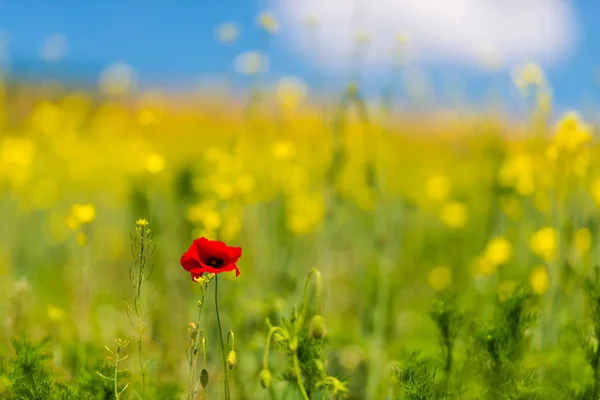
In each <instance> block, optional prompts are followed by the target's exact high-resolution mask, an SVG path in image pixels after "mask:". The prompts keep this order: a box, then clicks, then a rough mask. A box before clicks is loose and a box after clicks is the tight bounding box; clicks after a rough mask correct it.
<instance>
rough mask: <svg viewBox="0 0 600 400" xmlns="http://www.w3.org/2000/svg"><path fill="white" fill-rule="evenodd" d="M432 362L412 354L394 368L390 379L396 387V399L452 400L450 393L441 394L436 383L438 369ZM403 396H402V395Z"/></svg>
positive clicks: (390, 372) (391, 370)
mask: <svg viewBox="0 0 600 400" xmlns="http://www.w3.org/2000/svg"><path fill="white" fill-rule="evenodd" d="M430 364H431V361H430V360H428V359H423V358H419V356H418V354H415V353H413V354H411V355H410V356H409V357H408V358H407V359H406V361H405V362H404V363H403V364H402V365H395V366H393V367H392V368H391V369H390V370H389V372H388V379H389V381H390V383H392V385H393V386H394V388H393V389H394V392H395V393H396V396H395V397H394V399H397V400H399V399H404V400H450V399H452V398H453V397H452V396H451V395H450V394H448V393H440V390H439V389H438V385H437V382H436V368H432V367H431V366H430ZM400 394H402V396H401V395H400Z"/></svg>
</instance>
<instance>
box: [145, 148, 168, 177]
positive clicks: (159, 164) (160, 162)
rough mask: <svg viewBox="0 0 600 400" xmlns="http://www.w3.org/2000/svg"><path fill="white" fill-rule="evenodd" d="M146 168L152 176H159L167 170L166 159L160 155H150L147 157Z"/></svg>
mask: <svg viewBox="0 0 600 400" xmlns="http://www.w3.org/2000/svg"><path fill="white" fill-rule="evenodd" d="M145 167H146V171H148V172H149V173H150V174H153V175H154V174H158V173H159V172H161V171H162V170H163V169H165V158H164V157H163V156H161V155H160V154H158V153H150V154H148V155H147V156H146V161H145Z"/></svg>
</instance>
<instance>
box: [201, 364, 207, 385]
mask: <svg viewBox="0 0 600 400" xmlns="http://www.w3.org/2000/svg"><path fill="white" fill-rule="evenodd" d="M200 383H201V384H202V387H203V388H205V387H206V385H208V371H207V370H206V368H204V369H202V372H200Z"/></svg>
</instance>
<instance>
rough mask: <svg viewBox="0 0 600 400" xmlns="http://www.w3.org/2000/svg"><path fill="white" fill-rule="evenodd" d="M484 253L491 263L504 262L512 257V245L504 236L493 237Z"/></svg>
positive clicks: (499, 263) (500, 263) (498, 263)
mask: <svg viewBox="0 0 600 400" xmlns="http://www.w3.org/2000/svg"><path fill="white" fill-rule="evenodd" d="M484 255H485V259H486V260H487V261H488V262H489V263H490V264H492V265H502V264H506V263H507V262H508V261H509V260H510V258H511V257H512V245H511V243H510V242H509V241H508V240H507V239H506V238H505V237H502V236H498V237H495V238H493V239H492V240H490V242H489V243H488V245H487V247H486V249H485V252H484Z"/></svg>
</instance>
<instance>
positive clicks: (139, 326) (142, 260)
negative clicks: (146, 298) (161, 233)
mask: <svg viewBox="0 0 600 400" xmlns="http://www.w3.org/2000/svg"><path fill="white" fill-rule="evenodd" d="M141 228H142V234H141V235H140V236H141V240H140V254H139V263H140V267H139V268H140V269H139V271H138V284H137V294H136V298H135V308H136V314H137V329H138V343H137V349H138V359H139V362H140V370H141V375H142V399H143V398H144V397H145V396H146V367H145V366H144V355H143V352H142V347H143V346H142V332H141V331H142V329H143V328H142V310H141V307H142V305H141V297H142V282H143V281H144V269H145V266H146V260H145V258H144V255H145V254H144V250H146V249H145V245H146V243H145V235H144V227H143V226H142V227H141Z"/></svg>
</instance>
